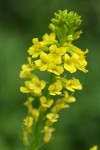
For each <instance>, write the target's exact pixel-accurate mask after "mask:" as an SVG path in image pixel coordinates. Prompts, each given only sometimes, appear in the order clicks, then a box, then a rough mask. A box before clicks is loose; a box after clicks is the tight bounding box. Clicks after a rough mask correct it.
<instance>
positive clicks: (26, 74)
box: [20, 57, 36, 78]
mask: <svg viewBox="0 0 100 150" xmlns="http://www.w3.org/2000/svg"><path fill="white" fill-rule="evenodd" d="M35 69H36V66H35V64H33V62H32V59H31V57H28V64H24V65H22V71H21V72H20V78H32V77H33V75H32V73H31V72H30V71H32V70H35Z"/></svg>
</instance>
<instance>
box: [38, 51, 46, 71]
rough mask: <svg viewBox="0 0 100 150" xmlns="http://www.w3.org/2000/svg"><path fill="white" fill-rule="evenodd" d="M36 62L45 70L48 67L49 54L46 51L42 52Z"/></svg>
mask: <svg viewBox="0 0 100 150" xmlns="http://www.w3.org/2000/svg"><path fill="white" fill-rule="evenodd" d="M35 64H36V66H37V67H38V68H39V69H40V70H41V71H45V70H46V69H47V67H48V55H47V54H46V53H44V52H41V53H40V59H38V60H36V61H35Z"/></svg>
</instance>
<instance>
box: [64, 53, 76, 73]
mask: <svg viewBox="0 0 100 150" xmlns="http://www.w3.org/2000/svg"><path fill="white" fill-rule="evenodd" d="M64 58H65V62H64V68H65V69H66V70H67V71H69V72H71V73H74V72H76V68H75V66H74V63H73V61H72V58H71V57H70V56H69V55H68V54H65V57H64Z"/></svg>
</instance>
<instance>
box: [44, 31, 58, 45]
mask: <svg viewBox="0 0 100 150" xmlns="http://www.w3.org/2000/svg"><path fill="white" fill-rule="evenodd" d="M43 42H44V43H45V44H46V45H51V44H53V43H57V40H56V35H55V33H50V35H48V34H47V33H46V34H44V35H43Z"/></svg>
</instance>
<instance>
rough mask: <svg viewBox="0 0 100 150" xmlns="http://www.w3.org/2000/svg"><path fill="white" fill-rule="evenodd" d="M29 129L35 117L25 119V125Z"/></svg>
mask: <svg viewBox="0 0 100 150" xmlns="http://www.w3.org/2000/svg"><path fill="white" fill-rule="evenodd" d="M23 124H24V125H25V126H26V127H27V128H30V127H31V126H32V124H33V117H31V116H27V117H26V118H25V119H24V123H23Z"/></svg>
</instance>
